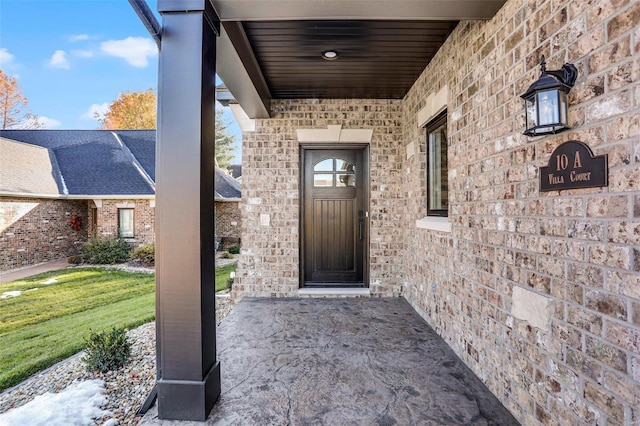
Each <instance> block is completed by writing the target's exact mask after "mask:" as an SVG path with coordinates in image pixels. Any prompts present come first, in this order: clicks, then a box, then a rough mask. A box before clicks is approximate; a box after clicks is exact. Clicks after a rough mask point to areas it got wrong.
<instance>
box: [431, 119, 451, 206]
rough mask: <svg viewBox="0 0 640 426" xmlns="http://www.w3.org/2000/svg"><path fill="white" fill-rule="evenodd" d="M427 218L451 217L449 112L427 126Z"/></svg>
mask: <svg viewBox="0 0 640 426" xmlns="http://www.w3.org/2000/svg"><path fill="white" fill-rule="evenodd" d="M426 129H427V216H445V217H446V216H448V215H449V179H448V172H449V168H448V163H447V110H444V111H443V112H442V113H440V114H439V115H438V116H437V117H436V118H434V119H433V120H432V121H430V122H429V123H428V124H427V126H426Z"/></svg>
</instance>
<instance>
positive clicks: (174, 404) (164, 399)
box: [157, 362, 220, 422]
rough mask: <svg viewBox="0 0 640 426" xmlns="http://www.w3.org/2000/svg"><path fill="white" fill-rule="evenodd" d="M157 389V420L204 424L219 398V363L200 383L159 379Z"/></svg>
mask: <svg viewBox="0 0 640 426" xmlns="http://www.w3.org/2000/svg"><path fill="white" fill-rule="evenodd" d="M157 387H158V418H159V419H163V420H195V421H201V422H204V421H205V420H207V417H208V416H209V413H210V412H211V409H212V408H213V405H214V404H215V402H216V401H217V400H218V398H219V397H220V362H216V363H215V365H214V366H213V367H212V368H211V370H209V372H208V373H207V375H206V376H205V378H204V380H202V381H201V382H194V381H188V380H164V379H160V380H158V382H157Z"/></svg>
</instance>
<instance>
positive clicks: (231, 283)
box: [227, 277, 233, 290]
mask: <svg viewBox="0 0 640 426" xmlns="http://www.w3.org/2000/svg"><path fill="white" fill-rule="evenodd" d="M232 288H233V278H231V277H229V279H228V280H227V290H231V289H232Z"/></svg>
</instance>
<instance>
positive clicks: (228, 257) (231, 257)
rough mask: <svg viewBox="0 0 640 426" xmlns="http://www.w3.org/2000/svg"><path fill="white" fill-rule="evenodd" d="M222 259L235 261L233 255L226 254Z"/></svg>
mask: <svg viewBox="0 0 640 426" xmlns="http://www.w3.org/2000/svg"><path fill="white" fill-rule="evenodd" d="M222 257H224V258H225V259H233V254H231V253H225V254H223V255H222Z"/></svg>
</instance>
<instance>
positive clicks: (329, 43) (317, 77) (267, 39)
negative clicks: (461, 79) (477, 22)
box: [230, 20, 458, 99]
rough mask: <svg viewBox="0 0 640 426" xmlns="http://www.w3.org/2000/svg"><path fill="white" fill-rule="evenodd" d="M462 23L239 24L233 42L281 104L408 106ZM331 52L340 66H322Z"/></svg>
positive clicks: (250, 22)
mask: <svg viewBox="0 0 640 426" xmlns="http://www.w3.org/2000/svg"><path fill="white" fill-rule="evenodd" d="M457 23H458V21H455V20H438V21H425V20H421V21H411V20H283V21H278V20H273V21H242V22H236V25H237V27H239V28H241V29H242V30H241V31H236V32H235V33H234V34H235V35H234V36H233V37H235V38H236V40H233V38H232V42H233V43H234V44H235V45H238V44H244V45H245V46H246V45H247V44H248V46H247V47H249V48H250V50H251V53H250V56H253V58H255V62H256V63H257V66H258V67H259V70H260V72H261V73H262V77H263V78H264V81H265V82H266V85H267V87H268V90H269V91H270V94H271V97H272V98H274V99H278V98H280V99H293V98H320V99H322V98H381V99H401V98H402V97H404V95H405V94H406V93H407V92H408V90H409V89H410V88H411V86H412V85H413V83H414V82H415V81H416V79H417V78H418V77H419V76H420V74H421V73H422V71H423V70H424V68H425V66H426V65H427V64H428V63H429V62H430V61H431V59H432V58H433V56H434V55H435V53H436V52H437V51H438V49H439V48H440V46H441V45H442V43H443V42H444V41H445V40H446V38H447V37H448V36H449V34H450V33H451V31H453V29H454V28H455V26H456V25H457ZM230 35H231V34H230ZM240 37H241V38H244V40H238V38H240ZM327 50H335V51H337V52H338V55H339V56H338V58H337V59H335V60H326V59H323V58H322V52H324V51H327Z"/></svg>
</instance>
